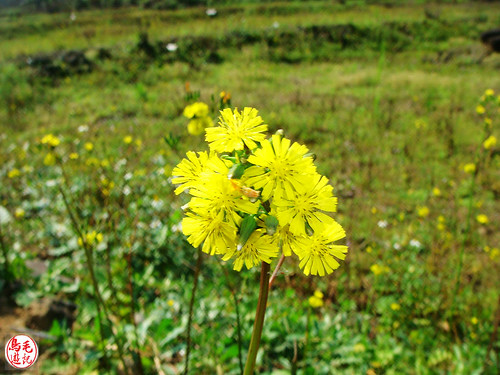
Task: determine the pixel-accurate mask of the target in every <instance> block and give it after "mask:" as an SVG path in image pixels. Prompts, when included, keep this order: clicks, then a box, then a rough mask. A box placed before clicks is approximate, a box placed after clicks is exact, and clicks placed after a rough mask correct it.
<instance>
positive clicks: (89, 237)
mask: <svg viewBox="0 0 500 375" xmlns="http://www.w3.org/2000/svg"><path fill="white" fill-rule="evenodd" d="M84 239H85V244H87V245H88V246H94V244H99V243H101V242H102V240H103V235H102V233H99V232H96V231H95V230H93V231H92V232H88V233H85V234H83V238H82V237H78V245H80V246H83V245H84Z"/></svg>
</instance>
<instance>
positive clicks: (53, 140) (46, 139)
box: [41, 134, 61, 147]
mask: <svg viewBox="0 0 500 375" xmlns="http://www.w3.org/2000/svg"><path fill="white" fill-rule="evenodd" d="M41 143H42V144H44V145H49V146H51V147H56V146H59V144H60V143H61V140H60V139H59V138H57V137H56V136H55V135H53V134H47V135H45V136H43V138H42V140H41Z"/></svg>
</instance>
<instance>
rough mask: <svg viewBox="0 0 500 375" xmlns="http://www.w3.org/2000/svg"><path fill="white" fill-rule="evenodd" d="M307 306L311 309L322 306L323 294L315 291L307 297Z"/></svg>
mask: <svg viewBox="0 0 500 375" xmlns="http://www.w3.org/2000/svg"><path fill="white" fill-rule="evenodd" d="M309 305H310V306H311V307H313V308H318V307H322V306H323V293H321V291H319V290H316V291H315V292H314V295H312V296H311V297H309Z"/></svg>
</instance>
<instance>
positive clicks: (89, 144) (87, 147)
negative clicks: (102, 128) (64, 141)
mask: <svg viewBox="0 0 500 375" xmlns="http://www.w3.org/2000/svg"><path fill="white" fill-rule="evenodd" d="M83 147H85V150H87V151H92V150H93V149H94V144H93V143H92V142H86V143H85V145H84V146H83Z"/></svg>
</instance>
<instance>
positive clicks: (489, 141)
mask: <svg viewBox="0 0 500 375" xmlns="http://www.w3.org/2000/svg"><path fill="white" fill-rule="evenodd" d="M496 144H497V138H496V137H495V136H494V135H490V136H489V137H488V138H486V140H485V141H484V142H483V147H484V148H485V149H486V150H489V149H491V148H493V147H495V145H496Z"/></svg>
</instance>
